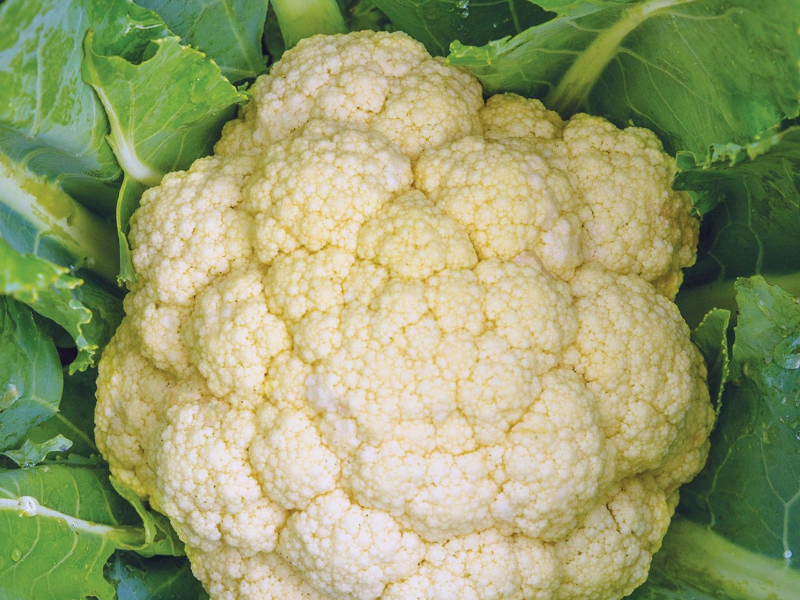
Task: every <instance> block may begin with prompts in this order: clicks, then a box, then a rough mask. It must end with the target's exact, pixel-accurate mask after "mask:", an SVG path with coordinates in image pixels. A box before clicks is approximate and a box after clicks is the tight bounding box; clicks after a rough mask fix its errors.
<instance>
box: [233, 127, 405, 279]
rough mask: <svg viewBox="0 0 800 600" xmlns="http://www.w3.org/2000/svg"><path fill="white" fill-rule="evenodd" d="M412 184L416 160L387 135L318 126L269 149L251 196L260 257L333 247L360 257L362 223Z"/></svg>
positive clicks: (249, 202)
mask: <svg viewBox="0 0 800 600" xmlns="http://www.w3.org/2000/svg"><path fill="white" fill-rule="evenodd" d="M322 174H324V176H323V177H321V175H322ZM299 182H302V183H299ZM410 184H411V166H410V163H409V160H408V158H406V157H405V156H404V155H403V154H401V153H400V152H399V150H398V149H397V147H396V146H394V145H393V144H391V142H389V140H387V139H386V138H385V137H384V136H382V135H380V134H376V133H372V132H365V131H361V130H358V129H347V128H344V127H342V126H341V125H338V124H334V123H330V122H325V121H314V122H312V123H310V124H309V125H308V126H307V127H305V128H303V130H302V131H301V132H300V133H299V135H297V136H295V137H293V138H290V139H286V140H284V141H282V142H280V143H277V144H274V145H272V146H269V148H267V149H266V151H265V154H264V158H263V160H262V161H261V162H260V163H259V164H258V165H257V166H256V168H255V170H254V176H253V177H252V178H250V180H249V181H248V183H247V187H246V188H245V190H244V196H245V201H244V208H245V210H246V211H247V212H249V213H250V218H251V219H252V221H253V223H254V224H255V231H254V240H253V241H254V243H255V248H256V253H257V254H258V258H259V259H260V260H261V261H262V262H264V263H267V264H269V263H270V262H272V260H273V259H274V258H275V257H276V256H277V255H278V254H279V253H282V252H290V251H292V250H295V249H297V248H299V247H304V248H307V249H308V250H311V251H312V252H313V251H316V250H320V249H322V248H324V247H325V246H326V245H328V244H333V245H335V246H338V247H341V248H344V249H346V250H348V251H350V252H352V251H353V250H354V249H355V245H356V237H357V235H358V230H359V228H360V227H361V224H362V223H363V222H364V221H366V220H367V219H369V218H370V217H371V216H372V215H374V214H375V213H376V212H377V211H378V210H379V209H380V208H381V206H383V204H384V203H386V202H387V201H388V200H390V199H391V198H392V195H393V194H394V193H397V192H399V191H401V190H403V189H405V188H407V187H408V186H409V185H410Z"/></svg>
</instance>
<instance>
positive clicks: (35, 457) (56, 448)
mask: <svg viewBox="0 0 800 600" xmlns="http://www.w3.org/2000/svg"><path fill="white" fill-rule="evenodd" d="M71 446H72V442H71V441H70V440H68V439H67V438H65V437H64V436H63V435H61V434H60V433H59V434H58V435H56V436H55V437H53V438H50V439H49V440H45V441H44V442H32V441H31V440H30V439H27V440H25V442H24V443H23V444H22V446H20V447H19V448H17V449H16V450H6V451H5V452H3V453H2V454H3V455H4V456H7V457H8V458H10V459H11V460H13V461H14V462H15V463H17V466H19V467H32V466H34V465H38V464H39V463H41V462H43V461H44V460H45V459H46V458H47V455H48V454H50V453H51V452H66V451H67V450H69V449H70V447H71Z"/></svg>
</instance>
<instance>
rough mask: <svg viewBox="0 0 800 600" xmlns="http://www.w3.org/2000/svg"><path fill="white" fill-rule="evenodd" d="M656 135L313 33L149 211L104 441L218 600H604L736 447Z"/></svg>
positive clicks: (116, 354) (383, 44) (679, 206)
mask: <svg viewBox="0 0 800 600" xmlns="http://www.w3.org/2000/svg"><path fill="white" fill-rule="evenodd" d="M673 172H674V165H673V161H672V160H671V159H670V158H669V157H668V156H667V155H666V154H665V153H664V152H663V150H662V148H661V145H660V144H659V142H658V140H657V139H656V137H655V135H653V134H652V133H651V132H649V131H646V130H643V129H636V128H628V129H625V130H619V129H617V128H615V127H614V126H613V125H611V124H609V123H608V122H606V121H604V120H603V119H599V118H595V117H590V116H587V115H577V116H575V117H573V118H572V119H571V120H569V121H566V122H564V121H562V120H561V119H560V118H559V117H558V115H556V114H555V113H552V112H549V111H547V110H546V109H545V108H544V107H543V106H542V104H541V103H540V102H538V101H536V100H527V99H523V98H520V97H518V96H514V95H499V96H494V97H492V98H490V99H489V100H488V102H486V103H484V100H483V97H482V93H481V88H480V86H479V84H478V82H477V81H476V80H474V79H473V78H472V77H471V76H470V75H468V74H466V73H464V72H462V71H460V70H458V69H456V68H453V67H451V66H448V65H446V64H444V63H443V62H442V61H441V60H438V59H433V58H431V57H430V56H429V55H428V54H427V53H426V52H425V50H424V48H423V47H422V46H421V45H420V44H418V43H417V42H415V41H413V40H412V39H410V38H409V37H407V36H405V35H403V34H387V33H373V32H361V33H354V34H350V35H347V36H335V37H315V38H312V39H309V40H305V41H303V42H301V43H300V44H299V45H298V46H297V47H296V48H295V49H293V50H291V51H289V52H287V53H286V55H285V58H284V59H283V60H282V61H281V62H280V63H279V64H277V65H275V66H274V67H273V69H272V71H271V72H270V74H269V75H268V76H264V77H262V78H260V79H259V80H258V81H257V82H256V84H255V86H254V87H253V89H252V100H251V102H250V103H249V104H248V105H247V106H245V107H244V108H243V109H242V111H241V115H240V117H239V119H238V120H235V121H233V122H231V123H229V124H228V125H227V126H226V127H225V129H224V132H223V136H222V139H221V140H220V142H219V143H218V145H217V147H216V154H215V155H214V156H211V157H208V158H204V159H201V160H198V161H197V162H195V163H194V165H192V167H191V169H189V170H188V171H186V172H178V173H172V174H170V175H167V176H166V177H165V178H164V180H163V181H162V183H161V185H160V186H158V187H155V188H153V189H151V190H149V191H148V192H146V193H145V195H144V197H143V198H142V202H141V208H140V209H139V210H138V211H137V212H136V214H135V215H134V218H133V221H132V225H131V235H130V241H131V245H132V248H133V262H134V266H135V268H136V271H137V273H138V282H137V283H136V284H135V285H133V286H132V288H131V291H130V294H129V295H128V297H127V299H126V303H125V307H126V311H127V317H126V318H125V320H124V322H123V324H122V325H121V327H120V328H119V330H118V331H117V333H116V335H115V337H114V339H113V341H112V342H111V344H110V345H109V346H108V348H107V349H106V350H105V352H104V354H103V358H102V361H101V363H100V376H99V380H98V404H97V414H96V421H97V442H98V445H99V447H100V448H101V450H102V452H103V454H104V456H105V457H106V458H107V459H108V461H109V463H110V465H111V470H112V472H113V474H114V475H115V476H116V477H117V478H119V479H120V480H121V481H122V482H123V483H124V484H126V485H128V486H130V487H131V488H133V489H134V490H135V491H136V492H137V493H138V494H139V495H140V496H142V497H143V498H147V499H149V501H150V502H151V503H152V505H153V506H154V507H156V508H157V509H158V510H160V511H163V512H164V513H165V514H167V515H168V516H169V517H170V519H171V521H172V523H173V524H174V526H175V529H176V530H177V531H178V533H179V535H180V536H181V538H182V539H183V540H184V541H185V542H186V546H187V552H188V554H189V556H190V558H191V560H192V565H193V568H194V572H195V574H196V575H197V576H198V577H199V578H200V579H201V580H202V582H203V583H204V584H205V586H206V588H207V589H208V591H209V593H210V594H211V596H212V598H213V599H215V600H223V599H224V600H266V599H274V600H293V599H299V598H303V599H315V600H323V599H347V600H372V599H375V598H383V599H386V600H418V599H426V600H455V599H457V600H523V599H528V600H533V599H535V600H568V599H574V600H595V599H597V600H605V599H616V598H620V597H621V596H623V595H626V594H628V593H630V592H631V591H632V589H633V588H634V587H636V586H637V585H638V584H640V583H641V582H642V581H643V580H644V578H645V577H646V574H647V570H648V566H649V563H650V559H651V556H652V554H653V553H654V552H655V551H656V550H657V549H658V547H659V545H660V543H661V539H662V537H663V535H664V533H665V531H666V528H667V525H668V523H669V520H670V516H671V514H672V510H673V509H674V506H675V504H676V502H677V492H676V490H677V488H678V486H679V485H680V484H681V483H683V482H685V481H686V480H688V479H690V478H691V477H692V476H693V475H694V474H695V473H696V472H697V471H698V470H699V469H700V468H701V466H702V464H703V462H704V460H705V457H706V453H707V437H708V433H709V430H710V428H711V425H712V421H713V411H712V408H711V405H710V403H709V398H708V391H707V388H706V384H705V377H706V373H705V367H704V364H703V361H702V359H701V357H700V355H699V353H698V352H697V350H696V349H695V348H694V347H693V346H692V344H691V343H690V341H689V331H688V328H687V326H686V324H685V323H684V322H683V321H682V319H681V317H680V315H679V313H678V310H677V308H676V307H675V305H674V304H673V303H672V302H671V298H672V297H673V296H674V294H675V292H676V291H677V287H678V285H679V284H680V280H681V268H683V267H685V266H687V265H689V264H691V262H692V261H693V260H694V251H695V246H696V241H697V232H698V230H697V223H696V222H695V221H694V219H693V218H692V217H691V216H690V203H689V200H688V198H687V197H686V196H685V195H684V194H680V193H676V192H673V191H671V189H670V180H671V177H672V175H673Z"/></svg>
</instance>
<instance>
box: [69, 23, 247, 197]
mask: <svg viewBox="0 0 800 600" xmlns="http://www.w3.org/2000/svg"><path fill="white" fill-rule="evenodd" d="M129 8H131V7H129ZM106 19H107V22H106V23H105V24H104V25H103V26H102V27H98V28H97V29H96V30H94V31H90V32H89V33H88V34H87V36H86V41H85V43H84V48H85V51H86V58H85V60H84V63H83V76H84V78H85V79H86V81H88V82H89V83H90V84H91V85H92V87H93V88H94V90H95V92H97V95H98V96H99V97H100V100H101V102H102V103H103V107H104V108H105V110H106V113H107V115H108V117H109V121H110V124H111V134H110V135H109V137H108V140H109V143H110V144H111V147H112V148H113V149H114V153H115V155H116V157H117V159H118V160H119V163H120V165H122V168H123V170H124V171H125V173H126V174H127V175H128V176H130V177H132V178H133V179H135V180H137V181H139V182H141V183H143V184H145V185H148V186H152V185H157V184H158V183H159V182H160V181H161V177H163V176H164V174H166V173H169V172H171V171H176V170H179V169H186V168H188V167H189V166H190V165H191V164H192V162H194V160H195V159H197V158H199V157H201V156H205V155H207V154H210V153H211V151H212V149H213V146H214V142H216V140H217V138H218V137H219V133H220V130H221V129H222V126H223V125H224V124H225V122H226V121H228V120H230V119H231V118H232V117H233V116H234V114H235V111H236V105H237V103H240V102H243V101H244V100H246V96H245V95H244V94H242V93H241V92H239V91H237V89H236V88H235V87H233V85H231V83H230V82H228V80H227V79H225V77H223V75H222V73H221V72H220V70H219V67H217V65H215V64H214V62H213V61H211V60H209V59H208V58H207V57H206V56H205V55H204V54H202V53H201V52H198V51H197V50H194V49H192V48H188V47H186V46H182V45H181V43H180V40H179V39H178V38H177V37H173V36H167V37H161V36H163V35H164V31H165V30H164V29H159V27H158V22H157V21H156V16H155V14H154V13H151V12H149V11H143V10H142V9H140V10H139V11H135V10H133V9H131V10H130V11H129V12H119V13H116V14H113V13H112V14H109V15H108V16H107V17H106ZM125 36H127V38H126V37H125Z"/></svg>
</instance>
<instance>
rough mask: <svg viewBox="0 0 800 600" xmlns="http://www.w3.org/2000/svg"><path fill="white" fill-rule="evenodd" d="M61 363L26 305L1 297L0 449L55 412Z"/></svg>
mask: <svg viewBox="0 0 800 600" xmlns="http://www.w3.org/2000/svg"><path fill="white" fill-rule="evenodd" d="M62 385H63V383H62V375H61V362H60V361H59V359H58V352H56V347H55V345H54V344H53V341H52V340H51V339H50V338H48V337H45V336H43V335H42V334H41V332H40V331H39V329H38V328H37V327H36V324H35V322H34V320H33V315H32V314H31V311H30V309H29V308H28V307H26V306H24V305H23V304H20V303H19V302H17V301H15V300H13V299H11V298H8V297H4V296H0V450H5V449H7V448H11V447H13V446H16V445H17V444H18V443H19V442H20V441H21V440H22V439H23V437H24V436H25V434H26V433H27V431H28V430H29V429H30V428H31V427H34V426H36V425H38V424H39V423H41V422H43V421H46V420H47V419H49V418H50V417H52V416H53V415H54V414H55V413H56V412H57V411H58V402H59V400H60V399H61V389H62Z"/></svg>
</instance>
